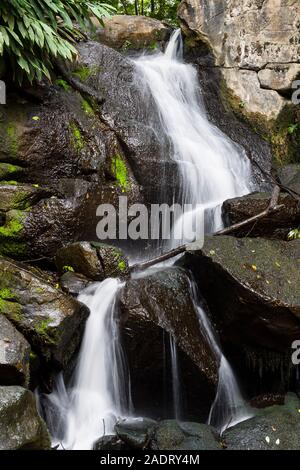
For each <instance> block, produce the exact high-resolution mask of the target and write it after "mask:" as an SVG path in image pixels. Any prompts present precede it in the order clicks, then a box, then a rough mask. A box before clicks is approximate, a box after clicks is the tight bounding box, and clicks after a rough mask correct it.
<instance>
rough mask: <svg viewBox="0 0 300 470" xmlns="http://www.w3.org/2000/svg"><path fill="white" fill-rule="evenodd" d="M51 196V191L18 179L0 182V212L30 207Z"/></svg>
mask: <svg viewBox="0 0 300 470" xmlns="http://www.w3.org/2000/svg"><path fill="white" fill-rule="evenodd" d="M50 196H51V192H49V191H47V190H45V189H42V188H40V187H36V186H34V185H30V184H21V183H17V182H16V181H9V182H0V213H1V212H8V211H10V210H13V209H19V210H25V209H28V208H29V207H30V206H32V205H34V204H36V203H37V202H38V201H40V200H41V199H44V198H46V197H50Z"/></svg>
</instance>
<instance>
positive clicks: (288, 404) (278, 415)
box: [224, 393, 300, 450]
mask: <svg viewBox="0 0 300 470" xmlns="http://www.w3.org/2000/svg"><path fill="white" fill-rule="evenodd" d="M299 406H300V402H299V399H298V397H297V396H296V395H294V394H293V393H289V394H287V396H286V398H285V404H284V405H273V406H270V407H268V408H264V409H263V410H257V411H256V416H255V417H254V418H251V419H249V420H247V421H244V422H242V423H239V424H237V425H236V426H234V427H233V428H231V429H229V430H228V431H226V432H225V434H224V440H225V442H226V445H227V448H228V449H231V450H248V449H249V450H254V449H255V450H299V449H300V443H299Z"/></svg>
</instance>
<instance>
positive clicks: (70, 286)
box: [59, 271, 92, 297]
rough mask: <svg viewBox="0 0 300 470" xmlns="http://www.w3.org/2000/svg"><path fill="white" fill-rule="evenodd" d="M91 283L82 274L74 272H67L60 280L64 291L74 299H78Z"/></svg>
mask: <svg viewBox="0 0 300 470" xmlns="http://www.w3.org/2000/svg"><path fill="white" fill-rule="evenodd" d="M91 282H92V281H91V280H90V279H87V278H86V277H85V276H83V275H82V274H77V273H74V272H72V271H67V272H65V273H64V274H63V275H62V276H61V278H60V280H59V283H60V285H61V288H62V290H63V291H64V292H66V293H67V294H70V295H73V296H74V297H77V296H78V295H79V294H80V293H81V292H82V291H83V290H84V289H86V288H87V287H88V286H89V285H90V284H91Z"/></svg>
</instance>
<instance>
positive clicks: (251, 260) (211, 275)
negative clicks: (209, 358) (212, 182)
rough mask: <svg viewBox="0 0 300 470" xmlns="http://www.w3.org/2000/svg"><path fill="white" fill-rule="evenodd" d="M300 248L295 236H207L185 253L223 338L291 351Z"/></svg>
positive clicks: (297, 323)
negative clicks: (288, 239) (287, 238)
mask: <svg viewBox="0 0 300 470" xmlns="http://www.w3.org/2000/svg"><path fill="white" fill-rule="evenodd" d="M299 250H300V243H299V241H298V240H295V241H291V242H283V241H278V240H266V239H262V238H252V239H251V238H243V239H237V238H235V237H229V236H219V237H213V236H209V237H206V239H205V243H204V247H203V249H202V250H201V252H200V251H199V252H193V254H192V253H189V254H188V255H187V256H186V258H185V261H184V263H187V264H188V265H189V266H190V267H191V268H192V270H193V272H194V275H195V276H196V277H197V282H198V283H199V285H200V286H201V292H202V293H203V295H204V297H205V299H206V300H207V302H208V305H209V308H210V310H211V311H212V314H213V316H214V318H215V320H216V321H217V322H218V323H219V325H221V328H222V333H223V334H222V338H223V339H224V341H226V340H228V339H229V341H230V342H231V343H232V344H235V345H239V346H240V347H243V346H244V345H247V344H248V345H252V346H256V347H257V346H259V347H261V348H266V349H270V350H273V351H277V352H282V353H285V352H289V351H290V350H291V349H290V348H291V344H292V341H293V340H295V339H298V338H299V337H300V297H299V288H298V286H299V281H300V279H299V258H300V251H299ZM216 293H217V295H216Z"/></svg>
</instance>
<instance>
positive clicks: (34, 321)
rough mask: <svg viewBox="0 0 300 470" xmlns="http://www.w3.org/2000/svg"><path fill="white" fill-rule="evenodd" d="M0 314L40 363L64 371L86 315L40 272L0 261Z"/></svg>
mask: <svg viewBox="0 0 300 470" xmlns="http://www.w3.org/2000/svg"><path fill="white" fill-rule="evenodd" d="M0 313H1V314H2V315H5V316H7V318H8V319H9V320H10V321H11V322H12V323H13V324H14V325H15V326H16V328H17V329H18V330H19V331H20V332H21V333H22V334H23V335H24V336H25V338H26V339H27V340H28V341H29V343H30V344H31V345H32V346H33V349H34V350H35V351H36V352H37V353H38V354H39V355H40V356H42V357H43V359H44V360H46V361H51V362H52V363H54V364H56V365H57V366H59V367H64V366H65V365H66V364H67V363H68V361H69V360H70V358H71V357H72V355H73V353H74V352H75V351H76V349H77V348H78V345H79V343H80V341H81V337H82V333H83V328H84V324H85V320H86V318H87V316H88V313H89V311H88V308H87V307H85V306H84V305H83V304H81V303H79V302H77V301H76V300H75V299H73V298H72V297H69V296H67V295H66V294H64V293H63V292H62V291H61V290H60V289H59V288H58V285H54V284H53V283H52V282H51V280H49V278H47V276H46V275H45V274H44V273H42V272H41V271H39V270H37V269H34V268H30V267H29V266H27V265H26V266H25V265H23V264H21V263H18V262H16V261H12V260H10V259H7V258H3V257H0Z"/></svg>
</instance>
